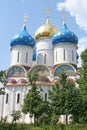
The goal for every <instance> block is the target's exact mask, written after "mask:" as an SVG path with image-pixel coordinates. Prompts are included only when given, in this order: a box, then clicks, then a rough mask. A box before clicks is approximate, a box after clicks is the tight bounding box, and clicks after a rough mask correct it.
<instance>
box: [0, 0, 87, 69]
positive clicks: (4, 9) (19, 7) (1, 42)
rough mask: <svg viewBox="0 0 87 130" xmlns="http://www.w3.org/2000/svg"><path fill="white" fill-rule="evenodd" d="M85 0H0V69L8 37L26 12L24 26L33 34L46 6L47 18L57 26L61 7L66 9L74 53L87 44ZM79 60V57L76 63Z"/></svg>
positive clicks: (4, 64) (7, 49)
mask: <svg viewBox="0 0 87 130" xmlns="http://www.w3.org/2000/svg"><path fill="white" fill-rule="evenodd" d="M85 3H87V0H84V2H83V1H79V0H3V1H1V2H0V70H4V69H7V68H9V66H10V40H11V38H12V37H13V36H14V35H15V34H17V33H18V32H19V31H20V30H21V28H22V27H23V18H22V17H23V16H24V14H25V13H26V14H27V15H28V19H27V29H28V32H29V33H30V34H31V35H33V34H34V33H35V31H36V30H37V29H38V27H40V26H41V25H42V24H44V22H45V18H46V12H45V9H46V8H47V7H49V8H50V9H51V12H50V21H51V23H52V24H53V25H55V26H56V27H57V28H58V29H59V30H60V29H61V27H62V16H61V11H60V10H61V9H62V8H64V9H65V10H66V23H67V26H68V28H69V30H71V31H72V32H74V33H75V34H76V35H77V36H78V38H79V44H78V48H79V49H78V53H79V55H80V53H81V52H82V51H83V50H84V49H85V48H87V42H86V41H87V7H86V4H85ZM80 64H81V62H80V60H79V66H80Z"/></svg>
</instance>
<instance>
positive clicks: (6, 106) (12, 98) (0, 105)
mask: <svg viewBox="0 0 87 130" xmlns="http://www.w3.org/2000/svg"><path fill="white" fill-rule="evenodd" d="M29 89H31V87H30V86H28V87H27V86H8V87H6V88H5V92H6V93H5V95H0V118H1V117H2V118H5V117H6V116H7V121H8V122H12V116H11V113H12V111H13V110H16V111H17V110H20V111H21V109H22V104H23V99H24V97H25V95H26V94H27V92H28V91H29ZM39 89H40V87H39ZM49 89H50V86H42V90H43V91H42V92H41V96H42V97H43V99H44V100H45V93H47V98H48V90H49ZM7 93H8V102H7V103H6V94H7ZM17 94H20V101H19V103H17ZM18 122H23V123H33V122H34V118H29V113H28V114H26V115H25V114H23V113H22V117H21V119H20V120H19V121H18Z"/></svg>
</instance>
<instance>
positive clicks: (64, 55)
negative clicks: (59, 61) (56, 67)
mask: <svg viewBox="0 0 87 130" xmlns="http://www.w3.org/2000/svg"><path fill="white" fill-rule="evenodd" d="M63 59H64V60H65V49H64V56H63Z"/></svg>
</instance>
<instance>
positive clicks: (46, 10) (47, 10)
mask: <svg viewBox="0 0 87 130" xmlns="http://www.w3.org/2000/svg"><path fill="white" fill-rule="evenodd" d="M45 12H46V17H49V15H50V12H51V9H50V8H49V7H47V8H46V9H45Z"/></svg>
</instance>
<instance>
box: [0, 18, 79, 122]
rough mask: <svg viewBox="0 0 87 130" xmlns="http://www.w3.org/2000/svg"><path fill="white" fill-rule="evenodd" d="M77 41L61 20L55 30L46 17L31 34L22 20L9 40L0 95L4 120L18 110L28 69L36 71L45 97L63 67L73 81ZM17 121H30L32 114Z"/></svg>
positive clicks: (75, 68) (25, 84)
mask: <svg viewBox="0 0 87 130" xmlns="http://www.w3.org/2000/svg"><path fill="white" fill-rule="evenodd" d="M77 44H78V38H77V36H76V35H75V34H74V33H73V32H71V31H70V30H69V28H68V26H67V25H66V22H64V21H63V25H62V27H61V30H58V29H57V27H55V26H54V25H53V24H52V23H51V22H50V19H49V17H46V22H45V23H44V24H43V25H42V26H40V27H39V28H38V29H37V30H36V32H35V34H34V37H33V36H31V35H30V34H29V32H28V28H27V25H26V20H24V25H23V28H22V29H21V30H20V31H19V33H18V34H17V35H15V36H14V37H13V38H12V39H11V41H10V53H11V64H10V66H9V68H8V69H7V70H6V75H7V79H8V81H7V83H6V85H5V92H6V93H5V95H0V118H5V117H7V121H8V122H12V116H11V113H12V111H13V110H16V111H17V110H21V108H22V104H23V99H24V96H25V95H26V93H27V92H28V91H29V89H31V86H29V85H28V79H27V73H32V72H34V71H36V72H38V75H39V77H38V81H37V82H36V84H37V86H38V87H39V86H41V88H42V89H43V93H42V94H41V95H42V96H43V99H44V100H47V99H48V91H49V89H51V87H52V86H53V85H54V84H55V83H56V82H57V81H58V79H59V74H60V73H61V72H62V71H63V70H65V71H66V72H67V74H68V79H69V80H70V81H72V82H75V74H76V71H77V62H78V54H77ZM62 120H63V119H62ZM19 122H23V123H31V122H33V118H29V114H22V117H21V119H20V120H19Z"/></svg>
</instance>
